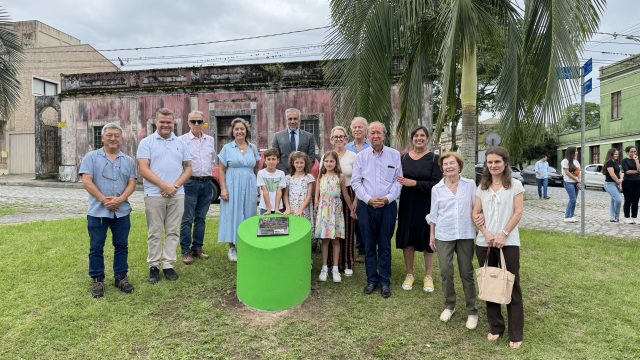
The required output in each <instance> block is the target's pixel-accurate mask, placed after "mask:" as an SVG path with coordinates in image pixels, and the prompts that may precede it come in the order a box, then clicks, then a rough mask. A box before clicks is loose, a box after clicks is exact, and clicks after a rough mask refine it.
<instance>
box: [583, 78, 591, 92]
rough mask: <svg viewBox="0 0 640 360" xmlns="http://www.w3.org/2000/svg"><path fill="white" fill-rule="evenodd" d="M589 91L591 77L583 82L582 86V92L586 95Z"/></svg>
mask: <svg viewBox="0 0 640 360" xmlns="http://www.w3.org/2000/svg"><path fill="white" fill-rule="evenodd" d="M590 92H591V79H589V80H587V81H585V82H584V86H583V87H582V94H584V95H587V94H588V93H590Z"/></svg>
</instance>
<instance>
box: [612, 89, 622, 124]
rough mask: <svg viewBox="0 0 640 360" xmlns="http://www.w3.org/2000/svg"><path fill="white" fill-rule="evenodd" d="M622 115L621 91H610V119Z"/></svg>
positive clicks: (618, 117)
mask: <svg viewBox="0 0 640 360" xmlns="http://www.w3.org/2000/svg"><path fill="white" fill-rule="evenodd" d="M621 117H622V93H621V92H620V91H616V92H614V93H611V120H616V119H620V118H621Z"/></svg>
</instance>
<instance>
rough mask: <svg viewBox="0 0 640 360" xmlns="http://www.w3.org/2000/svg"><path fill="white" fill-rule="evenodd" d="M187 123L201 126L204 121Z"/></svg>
mask: <svg viewBox="0 0 640 360" xmlns="http://www.w3.org/2000/svg"><path fill="white" fill-rule="evenodd" d="M189 122H190V123H192V124H194V125H202V124H203V123H204V120H189Z"/></svg>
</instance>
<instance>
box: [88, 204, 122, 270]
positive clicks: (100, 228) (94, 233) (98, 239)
mask: <svg viewBox="0 0 640 360" xmlns="http://www.w3.org/2000/svg"><path fill="white" fill-rule="evenodd" d="M107 229H111V238H112V243H113V274H114V276H115V278H116V280H119V279H122V278H123V277H125V276H127V271H128V270H129V266H128V264H127V256H128V255H129V229H131V220H130V219H129V215H127V216H123V217H120V218H113V219H111V218H105V217H103V218H101V217H94V216H90V215H87V230H88V231H89V276H91V278H94V279H98V280H100V281H104V243H105V241H106V239H107Z"/></svg>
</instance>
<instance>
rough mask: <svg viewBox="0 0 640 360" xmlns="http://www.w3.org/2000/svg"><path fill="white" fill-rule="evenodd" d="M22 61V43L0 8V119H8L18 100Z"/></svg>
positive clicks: (6, 14) (4, 12)
mask: <svg viewBox="0 0 640 360" xmlns="http://www.w3.org/2000/svg"><path fill="white" fill-rule="evenodd" d="M23 59H24V56H23V52H22V42H21V41H20V38H19V37H18V36H17V35H16V34H15V33H14V32H13V30H12V26H11V20H10V19H9V14H8V13H7V12H6V10H4V9H3V8H0V118H4V119H8V118H9V116H10V115H11V113H12V112H13V110H14V109H15V107H16V105H17V104H18V101H19V100H20V81H19V80H18V72H19V70H20V68H21V66H22V61H23Z"/></svg>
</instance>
